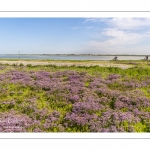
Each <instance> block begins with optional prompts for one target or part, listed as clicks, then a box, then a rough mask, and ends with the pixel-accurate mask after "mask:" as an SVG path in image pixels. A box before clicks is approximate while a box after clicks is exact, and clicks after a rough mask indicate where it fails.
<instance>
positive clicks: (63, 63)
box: [0, 60, 133, 69]
mask: <svg viewBox="0 0 150 150" xmlns="http://www.w3.org/2000/svg"><path fill="white" fill-rule="evenodd" d="M0 64H9V65H13V64H16V65H20V64H23V65H24V66H26V65H28V64H31V65H33V66H35V65H56V66H72V65H75V66H88V67H89V66H96V65H98V66H100V67H119V68H122V69H128V68H131V67H133V66H132V65H126V64H114V63H113V62H109V61H103V62H101V61H94V62H92V61H89V62H88V61H86V62H84V61H83V62H80V61H79V62H77V61H75V62H66V61H48V62H46V61H43V62H42V61H25V60H19V61H6V60H0Z"/></svg>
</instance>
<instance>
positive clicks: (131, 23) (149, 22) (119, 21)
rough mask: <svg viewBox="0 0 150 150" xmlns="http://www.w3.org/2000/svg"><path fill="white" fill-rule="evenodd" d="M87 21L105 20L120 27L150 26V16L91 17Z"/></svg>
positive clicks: (115, 26)
mask: <svg viewBox="0 0 150 150" xmlns="http://www.w3.org/2000/svg"><path fill="white" fill-rule="evenodd" d="M86 22H103V23H105V24H107V25H108V26H110V27H114V28H118V29H132V30H133V29H141V28H144V27H149V26H150V18H91V19H86V20H85V23H86Z"/></svg>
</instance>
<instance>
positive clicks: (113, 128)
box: [0, 61, 150, 132]
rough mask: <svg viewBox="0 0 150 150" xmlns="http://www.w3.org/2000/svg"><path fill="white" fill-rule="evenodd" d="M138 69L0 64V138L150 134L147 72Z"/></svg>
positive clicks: (137, 64)
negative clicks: (47, 134)
mask: <svg viewBox="0 0 150 150" xmlns="http://www.w3.org/2000/svg"><path fill="white" fill-rule="evenodd" d="M116 63H122V64H129V61H123V62H121V61H120V62H116ZM144 63H145V62H144ZM141 64H142V62H140V61H138V62H136V61H134V63H132V65H133V67H132V68H128V69H121V68H117V67H99V66H91V67H86V66H69V67H68V66H55V65H45V66H39V65H38V66H32V65H27V66H24V65H23V64H20V65H19V66H18V65H15V64H14V65H8V64H1V65H0V132H150V67H149V64H148V62H146V63H145V64H144V65H141Z"/></svg>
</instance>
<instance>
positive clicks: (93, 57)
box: [0, 54, 144, 60]
mask: <svg viewBox="0 0 150 150" xmlns="http://www.w3.org/2000/svg"><path fill="white" fill-rule="evenodd" d="M0 58H1V59H19V55H15V54H14V55H6V54H5V55H4V54H0ZM113 58H114V56H62V55H20V59H37V60H47V59H50V60H112V59H113ZM141 59H144V56H118V60H141Z"/></svg>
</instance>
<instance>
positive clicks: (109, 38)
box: [85, 18, 150, 54]
mask: <svg viewBox="0 0 150 150" xmlns="http://www.w3.org/2000/svg"><path fill="white" fill-rule="evenodd" d="M89 21H90V22H93V23H94V22H100V23H102V22H103V23H105V24H106V26H105V28H104V29H103V31H102V32H99V33H95V35H96V37H97V40H91V41H89V42H87V43H85V45H86V48H85V49H87V51H88V50H89V51H90V50H93V52H94V53H99V52H101V53H105V54H106V53H107V54H108V53H123V54H125V53H131V52H132V53H134V52H135V54H136V53H139V52H140V51H141V52H143V51H142V49H139V48H138V46H136V44H139V43H142V42H143V41H144V40H147V39H150V32H149V30H148V31H147V30H146V27H149V26H150V19H149V18H92V19H86V21H85V22H89ZM98 35H99V36H98ZM102 37H103V39H104V40H101V39H102ZM127 46H128V48H127ZM130 46H132V48H131V47H130ZM144 47H146V48H145V50H148V47H149V49H150V45H149V46H148V45H145V46H144ZM136 49H137V51H136ZM143 50H144V49H143ZM147 52H148V51H147Z"/></svg>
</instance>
